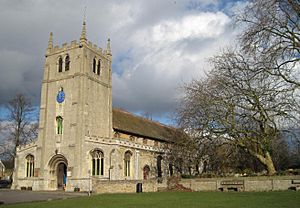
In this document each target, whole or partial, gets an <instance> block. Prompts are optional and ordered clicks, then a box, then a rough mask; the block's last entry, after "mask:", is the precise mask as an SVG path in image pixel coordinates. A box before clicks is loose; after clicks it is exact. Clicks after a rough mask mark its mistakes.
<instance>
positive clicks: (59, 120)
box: [56, 116, 63, 134]
mask: <svg viewBox="0 0 300 208" xmlns="http://www.w3.org/2000/svg"><path fill="white" fill-rule="evenodd" d="M56 128H57V129H56V133H57V134H62V132H63V118H62V117H61V116H57V117H56Z"/></svg>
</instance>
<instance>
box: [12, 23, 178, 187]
mask: <svg viewBox="0 0 300 208" xmlns="http://www.w3.org/2000/svg"><path fill="white" fill-rule="evenodd" d="M111 65H112V54H111V49H110V40H109V39H108V42H107V46H106V48H105V49H101V48H99V47H98V46H96V45H94V44H92V43H91V42H89V41H88V40H87V35H86V23H85V21H84V22H83V25H82V31H81V35H80V40H79V42H78V41H71V43H69V44H68V43H64V44H62V46H54V45H53V34H52V33H50V37H49V41H48V47H47V50H46V54H45V66H44V76H43V80H42V88H41V103H40V119H39V134H38V139H37V141H33V142H32V143H30V144H26V145H23V146H19V147H18V148H17V156H16V158H15V170H14V174H13V185H12V188H13V189H24V188H26V189H28V188H29V189H32V190H59V189H65V190H67V191H74V190H75V189H78V188H79V189H80V190H81V191H89V190H91V188H92V189H93V191H95V190H96V191H97V190H98V191H100V192H101V191H105V190H106V191H109V192H118V191H120V190H127V191H129V192H131V191H135V188H136V187H135V186H136V183H137V182H138V183H140V182H141V180H145V181H148V182H149V183H148V182H147V184H148V185H149V186H148V188H147V189H146V185H145V184H144V185H145V186H144V188H145V190H149V191H150V190H155V187H156V186H155V182H154V183H152V182H153V181H152V182H151V181H149V180H150V179H156V178H162V176H163V175H164V174H163V172H165V173H166V170H167V169H166V168H164V167H163V166H162V164H163V163H162V162H161V161H162V156H161V155H162V154H163V153H164V147H165V144H168V143H169V142H170V141H172V139H173V138H174V137H176V136H177V135H178V132H177V130H176V129H173V128H170V127H167V126H164V125H162V124H160V123H157V122H154V121H150V120H147V119H145V118H142V117H139V116H135V115H132V114H131V113H128V112H126V111H123V110H120V109H112V69H111ZM150 170H151V171H150ZM165 175H166V174H165ZM118 181H126V183H121V184H120V183H118ZM106 182H107V183H106ZM110 182H112V183H110ZM123 185H124V186H126V187H127V188H126V187H124V188H122V189H120V186H123ZM104 186H106V188H103V187H104ZM111 186H115V187H111Z"/></svg>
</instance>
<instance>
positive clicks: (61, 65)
mask: <svg viewBox="0 0 300 208" xmlns="http://www.w3.org/2000/svg"><path fill="white" fill-rule="evenodd" d="M62 70H63V59H62V58H61V57H59V59H58V72H62Z"/></svg>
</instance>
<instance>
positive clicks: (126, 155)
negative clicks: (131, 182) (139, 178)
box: [124, 151, 132, 177]
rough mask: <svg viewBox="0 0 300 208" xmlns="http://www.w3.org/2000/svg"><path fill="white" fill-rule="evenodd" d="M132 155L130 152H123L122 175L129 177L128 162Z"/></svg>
mask: <svg viewBox="0 0 300 208" xmlns="http://www.w3.org/2000/svg"><path fill="white" fill-rule="evenodd" d="M131 156H132V153H131V152H130V151H127V152H125V157H124V175H125V176H127V177H128V176H130V160H131Z"/></svg>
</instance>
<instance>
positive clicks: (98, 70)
mask: <svg viewBox="0 0 300 208" xmlns="http://www.w3.org/2000/svg"><path fill="white" fill-rule="evenodd" d="M100 71H101V60H100V59H99V60H98V65H97V74H98V75H100Z"/></svg>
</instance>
